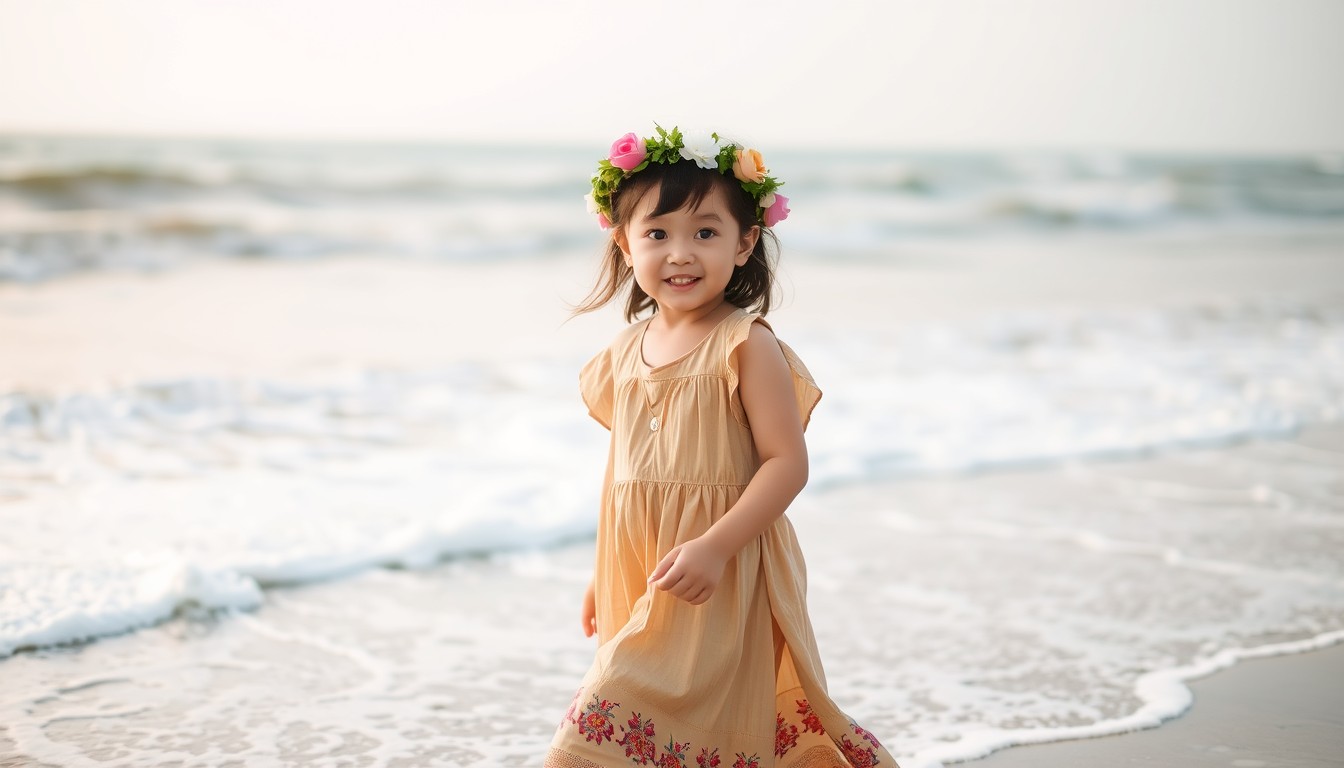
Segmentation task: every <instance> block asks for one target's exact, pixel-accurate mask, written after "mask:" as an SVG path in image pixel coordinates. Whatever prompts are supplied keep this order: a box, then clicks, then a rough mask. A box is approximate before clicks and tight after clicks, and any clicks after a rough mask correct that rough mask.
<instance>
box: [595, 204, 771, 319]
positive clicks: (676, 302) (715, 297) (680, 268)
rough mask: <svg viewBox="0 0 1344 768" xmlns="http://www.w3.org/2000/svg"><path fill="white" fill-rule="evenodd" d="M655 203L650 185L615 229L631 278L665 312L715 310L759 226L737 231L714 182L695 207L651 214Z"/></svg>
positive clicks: (665, 313) (749, 253) (754, 237)
mask: <svg viewBox="0 0 1344 768" xmlns="http://www.w3.org/2000/svg"><path fill="white" fill-rule="evenodd" d="M657 204H658V194H657V190H656V189H651V190H649V191H648V192H646V193H645V194H644V197H643V198H642V199H641V200H640V201H639V203H638V204H637V205H636V206H635V210H634V212H633V213H632V215H631V216H630V221H629V222H627V223H626V225H625V226H624V227H623V228H621V229H619V230H617V231H616V233H615V238H616V243H617V245H619V246H620V248H621V252H622V253H624V254H625V263H626V265H627V266H630V267H631V268H633V269H634V273H635V282H636V283H638V284H639V287H640V288H642V289H643V290H644V292H645V293H647V294H648V295H649V297H650V298H652V299H653V300H654V301H655V302H656V303H657V304H658V311H659V312H660V313H663V314H664V315H665V316H666V315H667V314H668V313H671V314H673V315H675V314H701V313H704V312H708V311H710V310H712V309H714V308H715V307H717V306H718V305H720V304H722V303H723V292H724V289H726V288H727V287H728V282H729V280H731V279H732V277H733V268H734V267H740V266H742V265H743V264H746V263H747V259H748V258H750V257H751V251H752V249H753V248H755V247H756V239H757V238H758V237H760V234H761V229H760V227H756V226H753V227H751V228H750V229H748V230H746V231H745V232H744V231H742V229H741V228H740V227H739V226H738V223H737V220H736V219H734V218H733V215H732V213H731V212H730V211H729V210H728V205H727V202H726V201H725V200H724V198H723V190H721V189H719V188H718V187H715V188H713V189H711V190H710V192H709V194H707V195H705V197H704V199H703V200H701V201H700V207H698V208H696V209H694V210H691V209H690V208H689V207H687V208H679V209H677V210H675V211H671V212H669V213H665V214H663V215H662V216H653V215H652V214H653V209H654V207H655V206H656V205H657Z"/></svg>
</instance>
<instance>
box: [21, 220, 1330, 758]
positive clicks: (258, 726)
mask: <svg viewBox="0 0 1344 768" xmlns="http://www.w3.org/2000/svg"><path fill="white" fill-rule="evenodd" d="M1270 247H1272V245H1262V244H1255V243H1247V242H1245V241H1240V240H1229V241H1227V242H1216V241H1204V242H1191V243H1168V244H1165V245H1162V246H1160V247H1159V246H1156V245H1136V244H1133V243H1131V244H1129V245H1121V244H1115V243H1112V244H1107V245H1096V246H1082V245H1079V244H1077V243H1063V244H1056V245H1053V246H1044V245H1041V244H1039V243H1038V244H1001V245H995V246H979V247H969V246H963V247H959V248H951V247H948V248H937V247H932V246H930V247H928V248H925V249H918V248H912V249H911V250H910V251H908V252H906V253H902V254H897V255H895V256H894V257H893V260H892V261H893V266H891V267H882V268H878V267H873V266H872V265H871V264H868V265H864V264H858V263H853V264H843V263H842V264H826V263H824V262H822V261H820V260H818V259H815V258H800V259H798V260H797V261H795V262H792V263H790V265H789V266H788V268H787V269H786V271H785V275H784V276H785V302H784V304H783V306H782V307H781V308H780V310H779V311H778V312H777V313H773V314H772V318H774V317H776V316H777V317H778V320H777V321H776V323H775V325H776V327H777V328H779V329H781V335H782V336H784V337H785V338H791V336H790V333H789V329H790V328H793V329H807V328H810V327H814V326H816V327H845V326H847V325H850V324H854V323H871V324H890V325H892V326H893V327H896V326H908V325H916V324H920V323H932V322H955V321H960V320H969V319H974V318H976V317H979V316H983V315H986V314H990V313H995V312H1004V311H1031V312H1040V311H1065V310H1068V309H1070V308H1078V309H1096V308H1125V307H1151V306H1159V305H1164V304H1172V305H1191V304H1218V303H1221V302H1225V301H1233V300H1245V299H1264V300H1273V299H1278V298H1284V299H1288V300H1303V301H1325V302H1333V304H1334V305H1338V304H1339V302H1340V301H1341V293H1342V292H1344V289H1341V286H1344V257H1341V255H1340V254H1341V252H1340V248H1339V243H1338V242H1335V241H1305V242H1301V243H1297V244H1295V245H1294V246H1293V247H1292V248H1289V249H1285V250H1284V251H1283V252H1282V253H1271V254H1267V253H1266V248H1270ZM591 263H592V260H591V259H587V258H586V257H574V258H571V259H560V260H557V261H556V262H554V263H548V264H545V265H541V266H538V265H536V264H533V263H529V264H527V265H517V264H515V265H508V264H505V265H452V266H443V265H433V264H417V263H411V262H384V261H376V260H363V259H349V260H333V261H330V262H325V263H317V264H247V265H238V264H218V265H203V266H201V267H199V268H191V269H183V270H179V271H175V272H170V273H165V274H161V275H152V276H143V275H106V274H103V275H96V276H85V277H75V278H69V279H64V280H61V281H56V282H53V283H50V284H38V285H12V284H11V285H2V286H0V308H2V309H3V311H2V312H0V389H2V390H14V389H18V390H25V389H33V390H43V391H69V390H73V389H78V388H82V387H95V388H96V387H100V386H108V385H111V384H115V383H116V382H124V381H136V380H144V379H147V378H154V377H177V376H192V375H202V376H206V375H213V376H239V375H243V376H300V375H303V374H304V373H306V372H310V371H323V370H330V369H332V368H339V367H341V366H385V367H391V368H397V367H416V366H432V365H435V364H439V363H445V362H451V361H454V360H460V359H464V358H467V359H469V358H471V357H473V356H478V355H479V356H481V357H490V358H492V359H495V358H498V357H499V356H501V355H504V356H507V355H518V356H520V357H527V356H534V355H548V356H552V357H561V358H574V357H576V356H582V355H585V354H589V353H591V351H592V350H594V349H596V348H598V347H600V346H601V345H603V344H605V343H606V340H607V339H608V338H609V336H610V334H611V333H612V332H613V331H614V330H615V329H616V328H618V327H619V326H620V325H621V323H620V320H619V318H618V317H615V315H616V314H617V313H616V312H614V311H606V312H603V313H601V314H600V315H597V316H590V317H584V318H579V319H577V320H574V321H572V322H570V323H565V322H564V319H565V316H564V311H563V305H562V303H561V302H563V301H564V300H574V299H576V298H577V297H578V296H580V295H581V294H582V293H583V290H584V288H585V287H586V280H587V277H588V275H589V274H590V270H589V269H588V267H589V266H590V265H591ZM520 270H525V271H526V275H525V279H520ZM509 291H511V293H507V295H509V296H510V301H511V302H513V306H515V307H516V308H517V310H516V311H511V312H504V313H499V312H496V311H494V308H495V307H496V306H497V303H498V297H499V296H501V295H506V292H509ZM835 306H846V307H848V308H849V310H848V311H847V312H846V313H844V314H843V315H839V314H837V313H834V312H832V311H831V310H830V309H827V308H833V307H835ZM580 359H581V358H580ZM832 386H844V384H843V382H835V383H834V384H832ZM576 407H579V406H578V404H577V402H576ZM1342 456H1344V427H1339V426H1317V427H1309V428H1307V429H1305V430H1302V431H1301V432H1299V433H1297V434H1294V435H1287V436H1285V437H1283V438H1280V439H1266V440H1255V441H1247V442H1245V443H1239V444H1235V445H1230V446H1224V447H1215V448H1189V449H1182V450H1174V449H1173V450H1172V451H1168V452H1165V453H1158V454H1154V455H1150V456H1142V457H1137V458H1128V459H1124V460H1091V461H1081V460H1080V461H1069V462H1064V463H1059V464H1053V465H1045V466H1036V467H1021V468H1014V469H1009V470H1000V471H995V472H987V473H976V474H970V475H961V476H947V477H925V478H915V479H906V480H893V481H891V482H884V483H881V484H870V485H865V486H863V487H860V488H854V487H839V488H835V489H829V490H828V489H821V488H817V489H809V490H808V491H807V492H806V493H805V495H804V496H803V497H802V498H800V500H799V502H798V503H797V504H796V506H795V509H794V510H793V511H791V512H790V516H791V517H792V518H793V520H794V523H795V525H796V527H797V528H798V530H799V533H800V536H801V538H802V540H803V542H804V549H805V551H806V553H807V557H808V561H809V568H810V571H809V574H810V582H809V583H810V600H811V606H810V608H811V612H812V615H813V618H814V622H815V624H816V626H817V633H818V641H819V644H820V646H821V651H822V657H823V660H824V661H825V662H826V665H827V672H828V676H829V678H830V681H831V688H832V693H833V694H834V696H835V698H836V699H837V701H838V702H840V703H841V705H842V706H844V707H845V708H846V709H847V711H848V712H849V713H850V714H851V715H853V716H854V717H856V718H857V719H859V720H860V721H861V722H863V723H864V724H865V725H866V726H868V727H869V728H870V729H871V730H873V731H874V732H875V733H877V734H878V735H885V738H886V741H888V742H889V743H890V746H891V747H892V750H893V752H894V753H904V752H907V750H908V746H907V745H903V744H902V743H900V738H899V734H900V733H901V732H902V728H903V725H902V724H903V723H904V724H908V723H910V722H913V721H917V720H918V719H920V718H921V717H922V716H924V713H922V712H921V710H920V707H919V706H918V705H917V704H911V705H910V706H908V707H906V708H905V709H903V710H902V711H895V710H894V709H893V708H892V707H891V706H890V704H889V702H890V701H891V700H892V690H893V689H894V688H895V687H896V686H898V685H899V684H900V683H899V679H898V678H897V677H893V676H892V675H891V674H890V670H891V669H893V668H894V663H893V659H892V658H891V654H892V653H893V652H894V651H893V648H894V647H895V646H896V643H894V642H891V639H892V638H902V637H907V636H912V635H918V634H919V632H920V627H919V624H918V622H917V618H912V617H917V611H916V610H915V609H916V608H918V606H913V607H912V606H900V608H901V609H902V610H905V609H910V610H909V611H908V612H907V613H905V614H902V613H901V611H894V610H892V608H891V605H892V602H891V601H892V599H893V597H892V594H893V593H892V592H891V590H892V589H897V588H899V585H900V581H901V579H902V578H903V577H904V576H903V574H904V573H905V572H907V571H908V569H917V568H918V567H919V558H920V557H925V558H935V559H936V558H940V557H944V558H945V557H950V556H953V555H955V554H956V553H954V552H938V551H925V550H927V547H925V546H924V545H923V543H922V542H921V540H919V539H918V538H917V537H911V536H910V531H909V530H908V529H902V528H901V527H899V526H893V525H892V510H893V508H897V509H898V511H899V513H900V515H901V519H903V520H918V519H933V518H937V517H938V516H939V515H940V514H942V512H943V511H944V510H947V509H957V510H972V511H974V510H979V509H985V510H994V509H999V508H1002V507H1004V506H1005V505H1015V506H1016V507H1018V508H1023V509H1033V508H1039V509H1050V508H1052V507H1053V506H1059V505H1062V504H1064V503H1065V502H1067V503H1070V504H1073V505H1074V506H1086V505H1087V504H1088V503H1089V502H1090V501H1091V500H1096V499H1106V498H1111V497H1114V496H1115V494H1116V488H1117V487H1118V485H1120V484H1124V483H1130V484H1134V483H1138V482H1139V481H1141V480H1142V479H1144V478H1149V479H1153V480H1155V481H1162V482H1173V481H1174V482H1180V481H1182V480H1184V479H1186V478H1194V477H1198V482H1194V481H1192V482H1191V486H1192V487H1193V486H1195V485H1198V486H1200V487H1201V488H1209V487H1213V486H1217V484H1218V483H1222V484H1224V485H1225V486H1226V487H1229V488H1234V487H1240V485H1241V484H1243V483H1244V482H1245V478H1246V477H1247V476H1248V475H1249V476H1253V477H1255V478H1257V479H1258V480H1262V481H1263V482H1267V483H1271V484H1272V487H1273V488H1274V489H1275V490H1277V491H1281V492H1283V493H1288V494H1300V495H1303V496H1315V497H1322V496H1324V497H1327V498H1328V499H1329V500H1330V501H1329V503H1337V500H1338V498H1339V496H1340V494H1341V485H1340V483H1341V481H1340V475H1339V471H1340V470H1339V467H1340V466H1341V465H1344V462H1341V461H1340V457H1342ZM1297 464H1310V465H1311V466H1312V467H1313V472H1314V474H1310V475H1308V474H1304V473H1302V472H1300V471H1297V470H1296V469H1295V466H1296V465H1297ZM1323 473H1324V474H1326V475H1329V476H1330V477H1332V478H1333V479H1332V480H1331V481H1330V484H1329V485H1328V486H1326V487H1321V485H1320V480H1319V478H1320V477H1321V476H1322V474H1323ZM1331 473H1333V474H1331ZM837 511H843V512H844V513H845V514H846V515H848V517H847V518H846V519H847V521H848V524H847V526H846V527H845V528H844V529H839V528H838V527H837V526H835V525H834V524H833V521H834V519H835V516H836V513H837ZM855 529H858V530H863V531H865V532H866V533H868V534H870V535H869V536H867V540H866V542H865V543H866V544H867V546H866V547H863V548H857V549H856V548H855V547H854V546H853V540H852V538H851V537H849V536H848V535H847V534H848V533H850V532H852V531H853V530H855ZM591 557H592V548H591V545H589V544H586V543H582V542H578V543H575V544H573V545H572V546H567V547H562V548H560V549H555V550H550V551H544V552H522V553H511V554H503V555H495V556H492V557H488V558H479V559H473V558H467V559H461V560H457V561H453V562H449V563H446V564H442V565H439V566H437V567H434V568H429V569H424V570H375V571H370V572H365V573H362V574H358V575H355V576H353V577H350V578H347V579H343V580H339V581H334V582H328V583H319V584H310V585H304V586H293V587H285V586H274V587H272V588H270V589H268V590H267V592H266V597H265V603H264V604H263V605H262V606H261V607H260V608H259V609H258V610H256V611H254V612H250V613H245V614H204V613H201V612H198V611H193V610H192V609H186V610H185V611H183V612H182V614H181V615H179V616H178V617H177V618H175V619H173V620H172V621H169V622H166V623H164V624H161V625H158V626H155V627H151V628H147V629H143V630H139V631H137V632H135V633H131V634H127V635H122V636H118V637H112V638H105V639H102V640H98V641H96V642H93V643H89V644H84V645H78V646H74V647H64V648H47V649H39V650H36V651H25V652H21V653H19V654H17V655H15V656H14V657H12V658H9V659H6V660H3V661H0V681H3V683H2V684H0V756H3V757H0V766H6V767H7V766H28V765H56V766H82V765H211V766H226V765H238V766H242V765H262V764H287V765H304V766H309V765H312V766H317V765H322V766H326V765H352V766H353V765H380V766H381V765H387V766H416V765H455V766H456V765H463V766H465V765H479V766H496V765H499V766H514V765H516V766H531V765H539V764H540V755H541V751H542V750H543V748H544V746H545V744H546V743H547V741H548V740H549V734H550V733H551V731H552V729H553V728H554V725H555V723H556V722H557V721H558V719H559V717H560V715H561V713H562V712H563V710H564V707H565V706H566V705H567V704H568V702H569V699H570V696H571V695H572V693H573V688H574V686H575V685H576V684H577V682H578V680H579V678H580V677H581V676H582V674H583V672H584V671H585V669H586V668H587V666H588V664H589V662H590V661H591V658H592V651H593V648H592V643H591V641H588V640H586V639H585V638H583V637H582V635H581V634H580V633H579V629H578V624H579V622H578V604H579V596H580V595H581V593H582V588H583V585H584V584H585V582H586V579H587V573H588V569H589V567H590V563H591ZM859 617H861V618H862V622H860V621H859ZM861 628H862V630H863V631H861ZM1279 639H1284V640H1292V639H1301V638H1300V637H1296V638H1279ZM963 640H964V639H963ZM1266 640H1269V639H1268V638H1267V639H1266ZM927 641H928V642H930V643H935V644H936V643H937V642H938V638H927ZM1341 657H1344V650H1341V649H1340V648H1333V649H1329V650H1325V651H1320V652H1315V653H1310V654H1304V655H1300V656H1295V657H1283V658H1271V659H1263V660H1256V661H1247V662H1244V663H1243V664H1239V665H1237V666H1235V667H1233V668H1231V669H1230V670H1227V671H1224V672H1219V673H1217V674H1214V675H1212V676H1210V677H1208V678H1206V679H1203V680H1201V681H1199V682H1196V683H1195V686H1196V688H1195V690H1196V700H1195V704H1194V707H1193V709H1192V710H1191V711H1190V712H1189V713H1187V714H1186V715H1184V716H1182V717H1180V718H1178V719H1176V720H1174V721H1172V722H1170V723H1169V724H1167V725H1164V726H1162V727H1161V728H1158V729H1156V730H1154V731H1144V732H1140V733H1136V734H1133V735H1125V736H1119V737H1112V738H1098V739H1090V740H1086V741H1078V742H1072V743H1067V744H1061V745H1047V746H1034V747H1024V748H1018V749H1009V750H1006V751H1003V752H1000V753H998V754H996V755H994V756H991V757H990V758H988V759H987V760H986V761H985V763H986V764H989V765H993V764H996V763H997V764H1000V765H1011V764H1014V763H1013V761H1014V760H1017V761H1022V764H1025V762H1026V761H1030V762H1031V764H1033V765H1038V764H1039V765H1047V766H1049V765H1071V766H1083V765H1087V766H1107V765H1145V764H1148V765H1172V766H1186V765H1189V766H1202V765H1227V766H1239V767H1240V768H1255V767H1256V766H1273V765H1341V764H1344V762H1342V761H1341V755H1344V749H1341V740H1340V739H1341V737H1340V734H1341V732H1344V731H1342V730H1341V722H1340V713H1341V712H1344V704H1342V703H1341V698H1340V687H1339V686H1338V684H1337V681H1338V680H1340V679H1341V675H1340V673H1341ZM1294 680H1301V682H1293V681H1294ZM1066 693H1067V692H1066ZM1078 693H1079V694H1080V695H1081V694H1082V693H1085V692H1082V691H1080V692H1078ZM1294 694H1296V695H1294ZM891 734H895V735H891ZM1144 760H1148V761H1149V762H1142V761H1144ZM1290 760H1297V761H1298V762H1289V761H1290ZM1312 760H1316V761H1317V762H1311V761H1312ZM1200 761H1207V762H1200ZM1275 761H1279V762H1275ZM907 768H908V766H907Z"/></svg>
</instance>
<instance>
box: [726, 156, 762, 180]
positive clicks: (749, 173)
mask: <svg viewBox="0 0 1344 768" xmlns="http://www.w3.org/2000/svg"><path fill="white" fill-rule="evenodd" d="M765 173H766V168H765V161H764V160H762V159H761V153H760V152H757V151H756V150H754V149H739V150H737V162H735V163H733V175H734V176H736V177H737V180H738V181H745V182H749V183H753V184H754V183H756V182H758V181H760V180H761V179H764V178H765Z"/></svg>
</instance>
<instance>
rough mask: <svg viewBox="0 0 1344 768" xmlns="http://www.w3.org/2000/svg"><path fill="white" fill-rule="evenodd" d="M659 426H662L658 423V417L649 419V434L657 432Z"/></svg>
mask: <svg viewBox="0 0 1344 768" xmlns="http://www.w3.org/2000/svg"><path fill="white" fill-rule="evenodd" d="M660 426H662V422H660V421H658V417H657V416H654V417H653V418H652V419H649V431H650V432H657V431H658V427H660Z"/></svg>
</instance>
